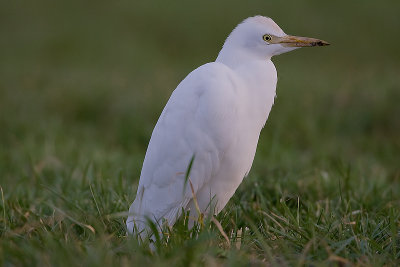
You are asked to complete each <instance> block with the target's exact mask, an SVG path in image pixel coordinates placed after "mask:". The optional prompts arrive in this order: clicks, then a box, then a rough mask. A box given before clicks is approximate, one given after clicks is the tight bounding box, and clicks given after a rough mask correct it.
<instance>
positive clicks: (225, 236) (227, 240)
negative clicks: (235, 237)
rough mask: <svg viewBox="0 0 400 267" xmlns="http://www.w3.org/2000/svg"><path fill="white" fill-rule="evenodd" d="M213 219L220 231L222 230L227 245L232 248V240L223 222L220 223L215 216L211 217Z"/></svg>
mask: <svg viewBox="0 0 400 267" xmlns="http://www.w3.org/2000/svg"><path fill="white" fill-rule="evenodd" d="M211 221H212V222H213V223H214V224H215V225H216V226H217V228H218V230H219V232H220V233H221V235H222V236H223V237H224V238H225V241H226V245H227V246H228V248H230V247H231V242H230V241H229V238H228V236H227V235H226V233H225V231H224V229H222V225H221V223H220V222H219V221H218V220H217V219H215V217H214V216H212V217H211Z"/></svg>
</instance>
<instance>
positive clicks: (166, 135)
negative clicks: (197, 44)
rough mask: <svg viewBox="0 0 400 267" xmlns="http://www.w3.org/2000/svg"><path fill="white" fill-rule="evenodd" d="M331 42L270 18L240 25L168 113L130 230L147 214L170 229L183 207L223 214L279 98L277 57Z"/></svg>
mask: <svg viewBox="0 0 400 267" xmlns="http://www.w3.org/2000/svg"><path fill="white" fill-rule="evenodd" d="M325 45H328V43H327V42H325V41H323V40H318V39H314V38H307V37H298V36H290V35H287V34H285V33H284V32H283V30H282V29H281V28H280V27H279V26H278V25H277V24H276V23H275V22H274V21H273V20H272V19H271V18H268V17H263V16H255V17H250V18H247V19H246V20H244V21H243V22H242V23H240V24H239V25H238V26H237V27H236V28H235V29H234V30H233V31H232V33H231V34H230V35H229V37H228V38H227V39H226V41H225V43H224V45H223V48H222V49H221V51H220V52H219V54H218V57H217V59H216V60H215V62H211V63H207V64H205V65H202V66H200V67H199V68H197V69H195V70H194V71H192V72H191V73H190V74H189V75H188V76H187V77H186V78H185V79H184V80H183V81H182V82H181V83H180V84H179V85H178V87H177V88H176V89H175V90H174V92H173V93H172V95H171V97H170V99H169V100H168V103H167V104H166V106H165V108H164V110H163V111H162V113H161V115H160V118H159V119H158V121H157V124H156V126H155V128H154V130H153V133H152V135H151V139H150V142H149V145H148V148H147V152H146V156H145V159H144V162H143V167H142V171H141V175H140V181H139V186H138V189H137V194H136V199H135V201H134V202H133V203H132V205H131V207H130V209H129V215H130V216H129V217H128V219H127V222H126V225H127V230H128V232H130V233H133V232H135V231H138V232H139V233H144V232H147V231H146V229H147V227H148V226H147V223H148V221H147V220H149V219H150V220H152V221H153V222H154V223H156V225H160V224H161V223H162V221H163V222H164V223H165V222H167V223H168V225H169V226H172V225H173V224H174V223H175V221H176V220H177V218H178V217H179V216H180V215H181V213H182V210H185V211H190V212H189V215H190V218H192V217H198V214H199V212H200V213H203V214H210V212H213V213H214V214H218V212H220V211H221V210H222V209H223V208H224V206H225V205H226V204H227V202H228V200H229V199H230V198H231V197H232V195H233V194H234V193H235V191H236V189H237V188H238V186H239V185H240V183H241V182H242V180H243V178H244V177H245V176H246V175H247V174H248V172H249V171H250V168H251V165H252V163H253V159H254V155H255V153H256V148H257V142H258V138H259V135H260V131H261V129H262V128H263V127H264V124H265V122H266V121H267V118H268V114H269V112H270V110H271V107H272V105H273V103H274V98H275V89H276V83H277V73H276V69H275V66H274V64H273V63H272V61H271V57H273V56H276V55H279V54H282V53H285V52H289V51H291V50H294V49H297V48H300V47H306V46H325ZM189 165H190V167H191V168H190V172H189V175H188V177H187V175H186V174H187V171H188V169H189V168H188V166H189Z"/></svg>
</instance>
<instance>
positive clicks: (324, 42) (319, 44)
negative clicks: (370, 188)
mask: <svg viewBox="0 0 400 267" xmlns="http://www.w3.org/2000/svg"><path fill="white" fill-rule="evenodd" d="M327 45H331V44H330V43H328V42H327V41H323V40H321V41H319V42H318V46H327Z"/></svg>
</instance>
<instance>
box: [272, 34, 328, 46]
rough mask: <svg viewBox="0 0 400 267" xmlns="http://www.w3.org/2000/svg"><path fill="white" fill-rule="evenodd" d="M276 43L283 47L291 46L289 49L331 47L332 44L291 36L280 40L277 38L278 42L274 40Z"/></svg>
mask: <svg viewBox="0 0 400 267" xmlns="http://www.w3.org/2000/svg"><path fill="white" fill-rule="evenodd" d="M274 43H277V44H281V45H283V46H289V47H306V46H326V45H330V43H328V42H326V41H324V40H320V39H315V38H309V37H300V36H291V35H286V36H283V37H278V38H276V40H274Z"/></svg>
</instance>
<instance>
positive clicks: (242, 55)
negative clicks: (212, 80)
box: [215, 46, 270, 69]
mask: <svg viewBox="0 0 400 267" xmlns="http://www.w3.org/2000/svg"><path fill="white" fill-rule="evenodd" d="M269 59H270V58H266V59H260V58H259V57H258V56H256V55H253V54H251V53H248V52H247V51H245V50H243V49H237V48H235V47H229V46H224V47H223V48H222V49H221V51H220V52H219V54H218V57H217V59H216V60H215V61H216V62H220V63H223V64H225V65H226V66H228V67H230V68H231V69H236V68H238V67H240V66H242V65H244V64H249V63H251V62H254V61H264V60H269Z"/></svg>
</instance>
